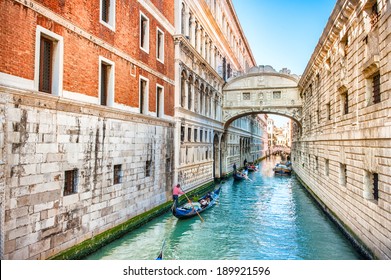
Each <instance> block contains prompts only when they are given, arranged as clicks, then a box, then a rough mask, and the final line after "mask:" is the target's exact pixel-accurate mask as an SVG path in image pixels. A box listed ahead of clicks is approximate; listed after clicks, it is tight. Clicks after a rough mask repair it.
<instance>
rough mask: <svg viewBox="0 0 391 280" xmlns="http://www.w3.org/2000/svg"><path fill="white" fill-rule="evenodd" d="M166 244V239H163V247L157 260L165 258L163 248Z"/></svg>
mask: <svg viewBox="0 0 391 280" xmlns="http://www.w3.org/2000/svg"><path fill="white" fill-rule="evenodd" d="M164 244H166V239H164V240H163V245H162V249H161V250H160V254H159V256H158V257H157V258H156V260H162V259H163V248H164Z"/></svg>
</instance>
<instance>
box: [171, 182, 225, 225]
mask: <svg viewBox="0 0 391 280" xmlns="http://www.w3.org/2000/svg"><path fill="white" fill-rule="evenodd" d="M220 189H221V187H219V188H218V189H216V190H214V191H213V192H212V193H208V194H206V195H204V196H203V197H201V198H200V199H199V200H198V201H197V202H191V203H190V202H189V203H186V204H185V205H183V206H181V207H178V206H177V205H176V202H174V205H173V207H172V214H173V215H174V216H175V217H177V218H178V219H188V218H191V217H194V216H196V215H198V214H200V213H202V212H204V211H205V210H207V209H209V208H211V207H212V206H214V205H215V204H216V201H217V199H218V198H219V195H220Z"/></svg>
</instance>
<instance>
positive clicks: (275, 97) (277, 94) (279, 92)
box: [273, 91, 281, 99]
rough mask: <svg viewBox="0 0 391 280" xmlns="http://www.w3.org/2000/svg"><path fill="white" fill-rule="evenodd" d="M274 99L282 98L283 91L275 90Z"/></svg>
mask: <svg viewBox="0 0 391 280" xmlns="http://www.w3.org/2000/svg"><path fill="white" fill-rule="evenodd" d="M273 99H281V91H273Z"/></svg>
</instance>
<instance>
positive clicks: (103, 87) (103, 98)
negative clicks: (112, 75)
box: [100, 63, 109, 106]
mask: <svg viewBox="0 0 391 280" xmlns="http://www.w3.org/2000/svg"><path fill="white" fill-rule="evenodd" d="M100 67H101V68H100V105H104V106H106V105H107V96H108V84H109V79H108V76H107V74H108V72H109V71H108V68H109V66H108V65H106V64H104V63H102V64H101V66H100Z"/></svg>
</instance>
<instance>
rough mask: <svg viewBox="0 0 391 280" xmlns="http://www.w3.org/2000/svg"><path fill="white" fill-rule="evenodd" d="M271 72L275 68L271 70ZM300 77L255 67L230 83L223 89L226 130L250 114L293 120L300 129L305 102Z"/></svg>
mask: <svg viewBox="0 0 391 280" xmlns="http://www.w3.org/2000/svg"><path fill="white" fill-rule="evenodd" d="M271 69H272V68H271ZM298 82H299V77H298V76H296V75H291V74H289V73H279V72H276V71H274V70H273V69H272V70H269V71H265V69H264V68H261V67H260V68H258V67H254V68H252V69H251V70H250V73H249V74H247V75H243V76H239V77H236V78H233V79H231V80H230V81H229V82H228V83H227V84H226V85H225V86H224V88H223V96H224V101H223V122H224V128H225V129H227V128H228V126H229V125H230V124H231V123H232V122H233V121H234V120H236V119H238V118H241V117H243V116H246V115H251V114H276V115H281V116H285V117H288V118H290V119H292V120H294V121H295V122H296V123H297V125H298V127H299V128H300V129H301V121H302V99H301V97H300V90H299V86H298Z"/></svg>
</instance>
